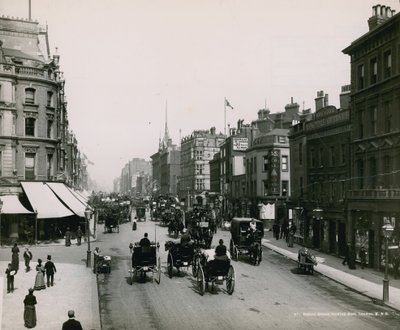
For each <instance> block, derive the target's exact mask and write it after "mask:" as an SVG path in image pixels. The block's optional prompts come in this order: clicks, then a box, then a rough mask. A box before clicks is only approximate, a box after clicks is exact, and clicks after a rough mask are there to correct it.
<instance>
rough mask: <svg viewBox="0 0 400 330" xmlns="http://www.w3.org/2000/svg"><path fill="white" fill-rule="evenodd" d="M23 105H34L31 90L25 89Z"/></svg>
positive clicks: (33, 96)
mask: <svg viewBox="0 0 400 330" xmlns="http://www.w3.org/2000/svg"><path fill="white" fill-rule="evenodd" d="M25 103H27V104H35V90H34V89H33V88H27V89H25Z"/></svg>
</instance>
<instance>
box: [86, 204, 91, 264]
mask: <svg viewBox="0 0 400 330" xmlns="http://www.w3.org/2000/svg"><path fill="white" fill-rule="evenodd" d="M91 216H92V210H91V209H90V208H89V207H88V206H87V207H86V209H85V218H86V235H87V244H88V247H87V255H86V267H90V265H91V256H92V254H91V253H92V252H91V251H90V233H89V221H90V217H91Z"/></svg>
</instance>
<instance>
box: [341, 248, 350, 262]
mask: <svg viewBox="0 0 400 330" xmlns="http://www.w3.org/2000/svg"><path fill="white" fill-rule="evenodd" d="M349 250H350V243H347V244H346V246H345V247H344V259H343V262H342V265H346V263H347V264H349Z"/></svg>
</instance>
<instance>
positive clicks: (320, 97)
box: [315, 91, 325, 112]
mask: <svg viewBox="0 0 400 330" xmlns="http://www.w3.org/2000/svg"><path fill="white" fill-rule="evenodd" d="M324 101H325V99H324V91H318V92H317V97H316V98H315V112H317V111H318V110H320V109H322V108H323V107H324Z"/></svg>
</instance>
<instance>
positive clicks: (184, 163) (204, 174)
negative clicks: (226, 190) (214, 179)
mask: <svg viewBox="0 0 400 330" xmlns="http://www.w3.org/2000/svg"><path fill="white" fill-rule="evenodd" d="M224 140H225V135H223V134H221V133H219V134H217V133H216V131H215V127H212V128H211V129H210V130H196V131H193V133H192V134H191V135H190V136H187V137H184V138H183V139H182V140H181V175H180V178H179V197H180V198H181V199H185V201H186V203H185V204H186V205H185V206H186V207H187V208H191V207H192V206H193V205H194V204H201V203H203V201H204V198H205V197H206V195H205V193H206V192H210V188H211V181H210V163H209V162H210V161H212V160H213V158H214V155H215V154H216V153H219V152H220V146H221V145H222V143H223V142H224Z"/></svg>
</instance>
